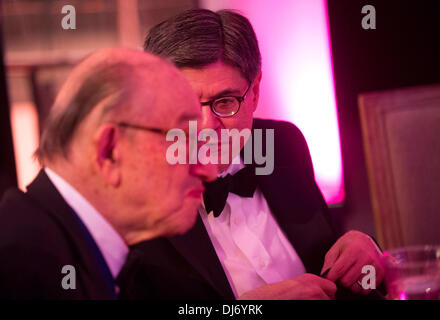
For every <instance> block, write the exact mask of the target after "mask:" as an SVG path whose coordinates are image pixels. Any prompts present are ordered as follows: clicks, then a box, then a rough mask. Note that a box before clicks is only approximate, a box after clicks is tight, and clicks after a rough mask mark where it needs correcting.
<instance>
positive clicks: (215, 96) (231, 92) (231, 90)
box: [209, 88, 241, 100]
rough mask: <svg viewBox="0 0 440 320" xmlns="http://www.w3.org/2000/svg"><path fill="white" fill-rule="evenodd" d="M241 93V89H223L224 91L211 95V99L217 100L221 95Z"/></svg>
mask: <svg viewBox="0 0 440 320" xmlns="http://www.w3.org/2000/svg"><path fill="white" fill-rule="evenodd" d="M240 94H241V91H240V90H239V89H231V88H228V89H225V90H222V91H220V92H218V93H216V94H215V95H213V96H211V97H210V98H209V100H215V99H217V98H220V97H225V96H230V95H240Z"/></svg>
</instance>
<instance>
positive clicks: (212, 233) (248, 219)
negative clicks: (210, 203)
mask: <svg viewBox="0 0 440 320" xmlns="http://www.w3.org/2000/svg"><path fill="white" fill-rule="evenodd" d="M235 161H236V162H238V160H237V159H235ZM243 167H244V164H243V163H242V162H240V163H238V164H235V162H233V163H232V164H231V165H230V166H229V168H228V169H227V170H226V171H225V172H223V173H222V174H221V175H219V176H221V177H224V176H226V175H227V174H231V175H233V174H234V173H236V172H237V171H238V170H240V169H241V168H243ZM199 214H200V216H201V218H202V221H203V223H204V225H205V228H206V230H207V232H208V235H209V237H210V239H211V241H212V244H213V246H214V249H215V251H216V253H217V256H218V258H219V260H220V262H221V264H222V267H223V270H224V271H225V274H226V276H227V278H228V281H229V284H230V286H231V288H232V290H233V292H234V295H235V297H236V298H237V297H239V296H240V295H242V294H243V293H244V292H246V291H249V290H252V289H256V288H259V287H261V286H263V285H266V284H269V283H273V282H278V281H282V280H286V279H290V278H294V277H297V276H299V275H301V274H304V273H305V267H304V265H303V263H302V261H301V259H300V258H299V256H298V254H297V253H296V251H295V249H294V248H293V247H292V245H291V244H290V242H289V241H288V240H287V238H286V236H285V235H284V233H283V231H282V230H281V229H280V227H279V226H278V223H277V222H276V220H275V218H274V217H273V215H272V213H271V211H270V209H269V206H268V204H267V202H266V199H265V198H264V196H263V194H262V193H261V191H260V190H258V189H257V190H256V191H255V193H254V196H253V198H244V197H240V196H238V195H236V194H233V193H229V195H228V198H227V200H226V205H225V208H224V209H223V211H222V213H221V214H220V216H219V217H217V218H215V217H214V215H213V212H210V213H209V214H207V212H206V210H205V209H204V207H203V206H202V207H201V208H200V209H199Z"/></svg>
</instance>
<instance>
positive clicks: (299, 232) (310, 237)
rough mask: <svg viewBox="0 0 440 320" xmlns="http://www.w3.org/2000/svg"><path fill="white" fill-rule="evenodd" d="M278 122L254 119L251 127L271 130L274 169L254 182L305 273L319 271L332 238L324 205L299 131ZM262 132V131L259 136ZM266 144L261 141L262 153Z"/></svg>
mask: <svg viewBox="0 0 440 320" xmlns="http://www.w3.org/2000/svg"><path fill="white" fill-rule="evenodd" d="M292 128H295V127H293V126H292V125H284V126H281V125H280V122H275V121H267V120H261V119H254V129H263V130H264V129H274V135H275V137H274V141H275V144H274V155H273V156H274V171H273V172H272V174H270V175H258V176H257V185H258V188H259V189H260V190H261V192H262V193H263V195H264V197H265V199H266V201H267V203H268V205H269V207H270V209H271V212H272V214H273V216H274V218H275V219H276V220H277V222H278V225H279V226H280V228H281V229H282V230H283V231H284V233H285V235H286V236H287V238H288V239H289V241H290V243H291V244H292V245H293V247H294V248H295V251H296V252H297V253H298V255H299V256H300V258H301V260H302V261H303V263H304V265H305V267H306V270H307V272H312V273H319V271H320V268H321V266H322V263H323V261H324V260H323V259H324V255H325V252H326V251H327V250H328V249H329V248H330V246H331V244H332V243H333V242H334V241H335V235H334V233H333V230H332V229H331V228H330V227H329V224H328V220H327V219H326V214H327V212H326V210H327V206H326V204H325V201H324V199H323V198H322V195H321V193H320V191H319V189H318V187H317V185H316V183H315V181H314V176H313V168H312V164H311V160H310V156H308V149H307V145H306V143H305V140H304V138H303V137H302V134H301V133H300V132H299V130H297V129H296V128H295V129H296V130H293V129H292ZM264 137H265V134H264V132H263V138H264ZM265 146H266V143H265V141H264V140H263V152H264V153H266V151H265Z"/></svg>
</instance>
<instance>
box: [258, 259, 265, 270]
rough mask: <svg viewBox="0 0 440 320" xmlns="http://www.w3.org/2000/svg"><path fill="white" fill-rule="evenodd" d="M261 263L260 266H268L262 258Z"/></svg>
mask: <svg viewBox="0 0 440 320" xmlns="http://www.w3.org/2000/svg"><path fill="white" fill-rule="evenodd" d="M259 264H260V267H261V268H264V267H265V266H266V264H265V263H264V261H263V260H260V263H259Z"/></svg>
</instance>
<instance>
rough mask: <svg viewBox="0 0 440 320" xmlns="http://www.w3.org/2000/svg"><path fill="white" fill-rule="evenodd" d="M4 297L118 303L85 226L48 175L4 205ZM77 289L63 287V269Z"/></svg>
mask: <svg viewBox="0 0 440 320" xmlns="http://www.w3.org/2000/svg"><path fill="white" fill-rule="evenodd" d="M0 261H1V263H0V298H2V299H115V298H116V295H115V290H114V280H113V278H112V275H111V273H110V270H109V269H108V267H107V265H106V263H105V260H104V258H103V256H102V254H101V252H100V251H99V249H98V247H97V245H96V244H95V242H94V240H93V239H92V237H91V235H90V233H89V232H88V231H87V229H86V227H85V226H84V224H83V223H82V222H81V221H80V219H79V218H78V217H77V216H76V214H75V213H74V212H73V210H72V209H71V208H70V207H69V206H68V205H67V203H66V202H65V201H64V199H63V198H62V197H61V195H60V194H59V193H58V191H57V190H56V188H55V187H54V186H53V184H52V183H51V182H50V180H49V178H48V177H47V175H46V174H45V173H44V171H41V172H40V173H39V175H38V176H37V178H36V179H35V180H34V181H33V182H32V184H31V185H29V187H28V191H27V192H26V193H23V192H21V191H19V190H17V189H14V190H9V191H7V192H6V194H5V195H4V197H3V200H2V202H1V204H0ZM65 265H71V266H73V267H74V268H75V276H76V289H67V290H66V289H63V287H62V279H63V277H65V276H66V275H68V274H69V275H72V273H70V272H69V273H65V274H63V273H61V271H62V268H63V266H65Z"/></svg>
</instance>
